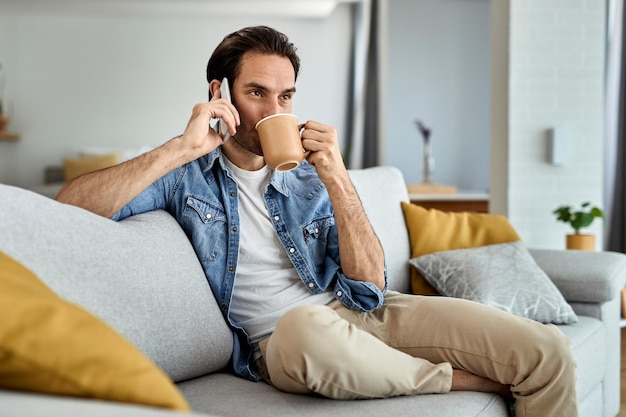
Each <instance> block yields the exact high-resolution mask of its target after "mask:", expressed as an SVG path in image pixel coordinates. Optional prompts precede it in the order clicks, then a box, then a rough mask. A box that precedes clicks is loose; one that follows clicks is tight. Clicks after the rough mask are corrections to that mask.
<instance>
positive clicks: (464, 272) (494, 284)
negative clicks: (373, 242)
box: [410, 241, 578, 324]
mask: <svg viewBox="0 0 626 417" xmlns="http://www.w3.org/2000/svg"><path fill="white" fill-rule="evenodd" d="M410 263H411V264H412V265H413V266H415V267H416V268H417V270H418V271H419V272H420V273H421V274H422V275H423V276H424V278H426V280H427V281H428V283H429V284H430V285H432V286H433V287H434V288H435V289H437V291H439V293H440V294H442V295H445V296H448V297H456V298H464V299H467V300H472V301H477V302H480V303H483V304H487V305H490V306H492V307H495V308H498V309H500V310H504V311H508V312H509V313H513V314H515V315H518V316H522V317H527V318H529V319H533V320H537V321H539V322H542V323H555V324H566V323H575V322H577V321H578V317H576V314H575V313H574V311H573V310H572V308H571V307H570V305H569V304H568V303H567V301H565V299H564V298H563V295H562V294H561V292H560V291H559V290H558V288H557V287H556V286H555V285H554V284H553V283H552V281H551V280H550V278H548V276H547V275H546V274H545V272H544V271H543V270H542V269H541V268H540V267H539V266H538V265H537V264H536V263H535V260H534V259H533V258H532V256H531V255H530V253H529V252H528V249H527V248H526V246H525V245H524V243H522V242H521V241H516V242H511V243H502V244H495V245H487V246H480V247H477V248H470V249H457V250H449V251H441V252H435V253H431V254H428V255H423V256H420V257H417V258H413V259H411V260H410Z"/></svg>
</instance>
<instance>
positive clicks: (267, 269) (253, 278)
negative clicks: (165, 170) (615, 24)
mask: <svg viewBox="0 0 626 417" xmlns="http://www.w3.org/2000/svg"><path fill="white" fill-rule="evenodd" d="M224 161H225V163H226V166H227V167H228V169H229V170H230V171H231V173H232V174H233V176H234V177H235V179H236V180H237V184H238V189H239V223H240V224H239V230H240V235H239V259H238V261H237V272H236V275H235V283H234V288H233V294H232V300H231V308H230V314H231V317H232V318H233V319H234V320H235V322H237V323H239V324H240V325H241V326H242V327H243V328H244V329H245V330H246V332H247V333H248V335H249V336H250V342H251V343H252V345H253V346H254V349H255V353H254V355H255V356H254V358H255V359H256V358H258V357H259V356H260V352H259V350H258V346H257V344H258V342H260V341H261V340H263V339H264V338H266V337H267V336H269V335H270V334H271V333H272V332H273V331H274V329H275V328H276V323H277V322H278V320H279V319H280V317H281V316H282V315H283V314H285V313H286V312H287V311H288V310H291V309H292V308H294V307H296V306H299V305H305V304H307V305H310V304H327V303H329V302H330V301H331V300H332V299H333V295H332V293H330V292H324V293H322V294H311V293H310V292H309V291H308V290H307V289H306V287H305V285H304V283H303V282H302V280H301V279H300V277H299V276H298V273H297V272H296V269H295V268H294V267H293V264H292V263H291V261H290V260H289V257H288V256H287V253H286V251H285V248H284V247H283V245H282V243H281V242H280V240H279V238H278V235H277V234H276V232H275V230H274V227H273V226H272V221H271V220H270V217H269V214H268V211H267V208H266V207H265V200H264V199H263V193H264V192H265V187H266V186H267V184H268V183H269V179H270V176H271V173H272V172H271V170H270V168H269V167H268V166H265V167H263V168H261V169H260V170H258V171H245V170H242V169H240V168H238V167H237V166H235V165H234V164H233V163H232V162H230V161H228V160H227V159H226V158H224Z"/></svg>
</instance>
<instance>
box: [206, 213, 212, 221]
mask: <svg viewBox="0 0 626 417" xmlns="http://www.w3.org/2000/svg"><path fill="white" fill-rule="evenodd" d="M205 217H206V218H207V219H209V220H211V217H213V216H212V215H211V213H207V214H206V216H205Z"/></svg>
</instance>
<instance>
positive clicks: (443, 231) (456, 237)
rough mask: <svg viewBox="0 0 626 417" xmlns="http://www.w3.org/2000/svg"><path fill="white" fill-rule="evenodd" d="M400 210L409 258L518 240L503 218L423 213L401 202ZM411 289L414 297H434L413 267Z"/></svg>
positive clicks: (418, 208) (433, 210) (419, 209)
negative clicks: (404, 223) (409, 247)
mask: <svg viewBox="0 0 626 417" xmlns="http://www.w3.org/2000/svg"><path fill="white" fill-rule="evenodd" d="M402 211H403V213H404V220H405V222H406V225H407V228H408V231H409V239H410V241H411V258H416V257H418V256H422V255H427V254H430V253H433V252H440V251H446V250H453V249H468V248H475V247H479V246H485V245H492V244H497V243H509V242H515V241H518V240H520V237H519V235H518V234H517V232H516V231H515V229H514V228H513V226H511V224H510V223H509V221H508V220H507V219H506V217H504V216H498V215H494V214H485V213H470V212H445V211H440V210H435V209H430V210H427V209H425V208H423V207H420V206H417V205H415V204H409V203H406V202H402ZM411 290H412V292H413V293H414V294H438V293H437V291H436V290H435V289H434V288H433V287H432V286H431V285H430V284H429V283H428V282H427V281H426V280H425V279H424V277H422V276H421V275H420V274H419V272H418V271H417V270H416V269H415V268H411Z"/></svg>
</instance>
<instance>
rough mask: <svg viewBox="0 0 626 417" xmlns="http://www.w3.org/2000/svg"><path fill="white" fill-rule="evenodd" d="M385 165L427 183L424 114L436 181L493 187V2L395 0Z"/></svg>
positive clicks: (474, 187) (391, 22) (463, 187)
mask: <svg viewBox="0 0 626 417" xmlns="http://www.w3.org/2000/svg"><path fill="white" fill-rule="evenodd" d="M388 14H389V23H388V25H387V27H388V34H387V37H388V39H387V48H388V52H387V54H388V61H387V63H386V72H387V73H386V80H385V83H386V85H387V89H386V96H385V109H386V115H385V117H386V121H385V129H384V130H385V132H386V137H385V140H384V141H385V159H386V160H385V163H387V164H390V165H395V166H397V167H399V168H400V169H401V170H402V172H403V174H404V176H405V179H406V180H407V182H419V181H421V180H422V155H423V150H422V148H423V146H422V138H421V136H420V135H419V133H418V131H417V129H416V127H415V125H414V120H415V119H421V120H422V121H423V122H424V123H425V124H426V125H428V126H429V127H431V128H432V135H431V143H432V147H433V154H434V157H435V160H436V162H435V181H436V182H437V183H443V184H450V185H456V186H457V187H458V188H459V189H461V190H472V191H481V192H485V191H487V189H488V186H489V120H490V114H489V112H490V107H489V105H490V99H489V96H490V92H489V91H490V65H489V63H490V55H489V54H490V46H489V37H490V33H489V0H472V1H468V0H388Z"/></svg>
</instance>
